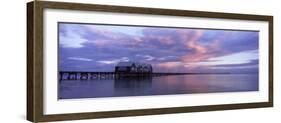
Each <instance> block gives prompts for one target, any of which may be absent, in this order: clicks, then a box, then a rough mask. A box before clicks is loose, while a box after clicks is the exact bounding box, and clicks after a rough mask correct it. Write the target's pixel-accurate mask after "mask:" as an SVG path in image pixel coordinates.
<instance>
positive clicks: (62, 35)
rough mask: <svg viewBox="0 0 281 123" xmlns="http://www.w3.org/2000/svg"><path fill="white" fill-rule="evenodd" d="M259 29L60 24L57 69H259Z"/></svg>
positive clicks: (250, 70) (242, 70)
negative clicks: (127, 64) (132, 65)
mask: <svg viewBox="0 0 281 123" xmlns="http://www.w3.org/2000/svg"><path fill="white" fill-rule="evenodd" d="M258 40H259V35H258V32H257V31H231V30H210V29H187V28H163V27H144V26H143V27H140V26H113V25H95V24H74V23H59V70H65V71H68V70H71V71H113V69H114V66H115V65H116V64H117V63H118V62H121V61H133V62H144V63H149V64H152V66H153V69H154V71H155V72H231V73H257V72H258Z"/></svg>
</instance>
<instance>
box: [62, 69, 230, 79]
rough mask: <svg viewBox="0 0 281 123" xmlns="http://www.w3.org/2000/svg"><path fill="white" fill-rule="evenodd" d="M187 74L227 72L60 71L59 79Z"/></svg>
mask: <svg viewBox="0 0 281 123" xmlns="http://www.w3.org/2000/svg"><path fill="white" fill-rule="evenodd" d="M188 74H229V73H115V72H85V71H60V72H59V80H95V79H116V78H117V79H118V78H123V77H124V78H130V77H132V78H145V77H157V76H169V75H188Z"/></svg>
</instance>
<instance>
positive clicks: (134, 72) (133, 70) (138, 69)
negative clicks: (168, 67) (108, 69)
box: [115, 62, 153, 76]
mask: <svg viewBox="0 0 281 123" xmlns="http://www.w3.org/2000/svg"><path fill="white" fill-rule="evenodd" d="M152 72H153V68H152V66H151V65H150V64H146V63H135V62H119V63H118V64H117V65H116V66H115V74H118V75H128V76H143V75H151V74H152Z"/></svg>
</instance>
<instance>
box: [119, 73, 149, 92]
mask: <svg viewBox="0 0 281 123" xmlns="http://www.w3.org/2000/svg"><path fill="white" fill-rule="evenodd" d="M151 85H152V77H151V76H146V77H130V78H129V77H120V78H115V79H114V88H115V89H116V90H118V89H144V88H150V87H151Z"/></svg>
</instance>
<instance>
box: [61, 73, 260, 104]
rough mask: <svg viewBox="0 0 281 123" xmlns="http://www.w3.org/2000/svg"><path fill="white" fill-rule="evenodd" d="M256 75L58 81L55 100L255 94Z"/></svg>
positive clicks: (257, 80)
mask: <svg viewBox="0 0 281 123" xmlns="http://www.w3.org/2000/svg"><path fill="white" fill-rule="evenodd" d="M258 78H259V77H258V74H227V75H215V74H214V75H178V76H176V75H175V76H159V77H151V76H142V77H116V78H106V77H105V78H103V77H102V78H99V79H88V80H61V81H60V82H59V93H58V94H59V95H58V97H59V99H74V98H97V97H122V96H145V95H168V94H191V93H213V92H242V91H258V90H259V79H258Z"/></svg>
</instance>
